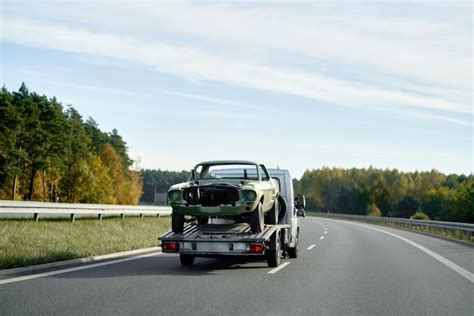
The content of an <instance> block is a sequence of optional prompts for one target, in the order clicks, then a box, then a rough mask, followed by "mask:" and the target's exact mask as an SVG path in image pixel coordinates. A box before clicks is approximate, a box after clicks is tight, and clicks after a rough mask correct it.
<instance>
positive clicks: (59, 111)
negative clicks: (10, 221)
mask: <svg viewBox="0 0 474 316" xmlns="http://www.w3.org/2000/svg"><path fill="white" fill-rule="evenodd" d="M131 165H132V160H131V159H130V157H129V156H128V151H127V146H126V143H125V141H124V140H123V138H122V137H121V136H120V135H119V134H118V132H117V130H115V129H114V130H112V132H110V133H106V132H103V131H101V130H100V129H99V127H98V125H97V123H96V122H95V121H94V120H93V119H92V118H89V119H88V120H86V121H84V120H83V118H82V116H81V115H80V114H79V112H78V111H77V110H76V109H75V108H74V107H72V106H67V107H66V108H65V107H63V105H62V104H61V103H60V102H59V101H58V100H56V98H54V97H53V98H48V97H46V96H44V95H39V94H37V93H34V92H33V93H30V92H29V91H28V88H27V87H26V85H25V84H24V83H23V84H22V85H21V87H20V89H19V91H18V92H10V91H8V90H7V89H6V88H5V86H3V87H2V90H1V93H0V199H5V200H28V201H32V200H34V201H51V202H69V203H111V204H137V202H138V200H139V198H140V196H141V193H142V180H141V174H140V172H139V171H133V170H131V169H130V167H131Z"/></svg>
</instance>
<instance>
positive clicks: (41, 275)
mask: <svg viewBox="0 0 474 316" xmlns="http://www.w3.org/2000/svg"><path fill="white" fill-rule="evenodd" d="M162 254H163V253H162V252H154V253H151V254H150V253H149V254H145V255H140V256H135V257H128V258H123V259H117V260H111V261H106V262H99V263H93V264H88V265H85V266H80V267H73V268H67V269H61V270H55V271H48V272H43V273H37V274H31V275H25V276H20V277H16V278H10V279H5V280H0V285H3V284H8V283H15V282H21V281H26V280H33V279H38V278H44V277H47V276H51V275H57V274H63V273H68V272H74V271H80V270H87V269H93V268H98V267H103V266H108V265H111V264H116V263H122V262H127V261H132V260H138V259H142V258H147V257H152V256H158V255H162Z"/></svg>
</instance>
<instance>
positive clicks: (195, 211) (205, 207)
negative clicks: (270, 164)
mask: <svg viewBox="0 0 474 316" xmlns="http://www.w3.org/2000/svg"><path fill="white" fill-rule="evenodd" d="M278 193H279V192H278V183H277V182H276V181H275V180H274V179H272V177H271V176H270V174H269V173H268V171H267V169H266V168H265V166H264V165H262V164H258V163H256V162H251V161H206V162H202V163H199V164H197V165H196V166H195V167H194V169H192V170H191V178H190V179H189V181H188V182H183V183H178V184H175V185H173V186H171V188H170V189H169V190H168V199H169V203H170V205H171V207H172V208H173V212H172V225H171V226H172V229H173V231H174V232H175V233H181V232H182V231H183V228H184V221H185V220H184V216H185V215H190V216H193V217H195V218H196V219H197V221H198V223H199V224H205V223H207V222H208V218H209V217H219V218H227V219H233V220H235V221H237V222H248V223H249V224H250V229H251V231H252V232H254V233H259V232H261V231H262V230H263V225H264V223H266V224H277V221H278Z"/></svg>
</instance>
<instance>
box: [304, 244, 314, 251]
mask: <svg viewBox="0 0 474 316" xmlns="http://www.w3.org/2000/svg"><path fill="white" fill-rule="evenodd" d="M314 247H316V244H312V245H311V246H309V247H308V248H306V250H311V249H313V248H314Z"/></svg>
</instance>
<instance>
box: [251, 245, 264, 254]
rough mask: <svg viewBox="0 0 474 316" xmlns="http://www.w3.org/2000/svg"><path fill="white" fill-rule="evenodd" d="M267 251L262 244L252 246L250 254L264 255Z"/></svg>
mask: <svg viewBox="0 0 474 316" xmlns="http://www.w3.org/2000/svg"><path fill="white" fill-rule="evenodd" d="M264 250H265V246H264V245H262V244H250V248H249V252H250V253H262V252H263V251H264Z"/></svg>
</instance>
